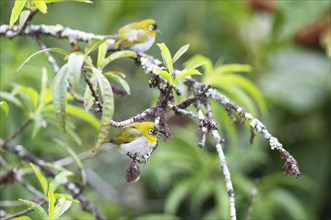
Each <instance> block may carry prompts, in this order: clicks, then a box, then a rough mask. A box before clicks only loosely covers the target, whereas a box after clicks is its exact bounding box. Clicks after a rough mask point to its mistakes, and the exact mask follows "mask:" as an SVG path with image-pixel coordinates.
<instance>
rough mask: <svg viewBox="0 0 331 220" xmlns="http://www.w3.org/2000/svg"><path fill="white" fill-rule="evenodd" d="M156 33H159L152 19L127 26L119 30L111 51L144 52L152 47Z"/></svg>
mask: <svg viewBox="0 0 331 220" xmlns="http://www.w3.org/2000/svg"><path fill="white" fill-rule="evenodd" d="M157 32H158V33H160V31H159V29H158V27H157V24H156V22H155V20H154V19H145V20H142V21H139V22H134V23H130V24H127V25H125V26H123V27H121V28H120V29H119V31H118V35H117V37H116V41H115V45H114V48H113V49H114V50H121V49H130V50H133V51H135V52H138V53H139V52H145V51H147V50H149V48H151V46H152V45H153V43H154V41H155V37H156V33H157Z"/></svg>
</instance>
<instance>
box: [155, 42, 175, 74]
mask: <svg viewBox="0 0 331 220" xmlns="http://www.w3.org/2000/svg"><path fill="white" fill-rule="evenodd" d="M157 46H158V47H159V48H160V50H161V55H162V60H163V62H164V64H165V65H166V67H167V69H168V72H169V73H170V74H172V73H173V71H174V68H173V63H172V58H171V54H170V51H169V49H168V47H167V46H166V45H165V44H164V43H160V44H157Z"/></svg>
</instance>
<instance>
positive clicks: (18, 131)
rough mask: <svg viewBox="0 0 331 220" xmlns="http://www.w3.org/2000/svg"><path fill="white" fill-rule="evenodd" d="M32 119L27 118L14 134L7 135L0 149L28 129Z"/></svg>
mask: <svg viewBox="0 0 331 220" xmlns="http://www.w3.org/2000/svg"><path fill="white" fill-rule="evenodd" d="M32 121H33V120H32V118H28V119H26V120H25V121H24V122H23V123H22V124H21V125H20V126H19V127H18V128H17V129H16V130H15V131H14V133H12V134H11V135H9V137H7V138H6V139H5V140H4V141H3V143H1V144H0V148H3V146H4V145H6V144H8V143H10V142H11V141H12V140H14V139H15V138H16V137H17V136H18V135H19V134H20V133H22V131H23V130H24V129H25V128H26V127H28V126H29V125H30V124H31V122H32Z"/></svg>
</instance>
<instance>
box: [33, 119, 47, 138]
mask: <svg viewBox="0 0 331 220" xmlns="http://www.w3.org/2000/svg"><path fill="white" fill-rule="evenodd" d="M33 121H34V126H33V130H32V139H34V138H35V137H36V135H37V134H38V132H39V130H40V128H46V126H47V122H46V121H45V120H44V118H43V116H42V115H41V114H40V113H36V114H35V115H34V120H33Z"/></svg>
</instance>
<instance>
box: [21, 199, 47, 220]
mask: <svg viewBox="0 0 331 220" xmlns="http://www.w3.org/2000/svg"><path fill="white" fill-rule="evenodd" d="M18 200H19V201H21V202H23V203H24V204H25V205H27V206H29V207H31V208H33V210H35V211H36V212H37V213H38V214H39V216H40V217H42V219H43V220H47V219H48V215H47V213H46V211H45V210H44V209H43V207H41V205H39V204H38V203H35V202H32V201H29V200H24V199H18Z"/></svg>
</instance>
